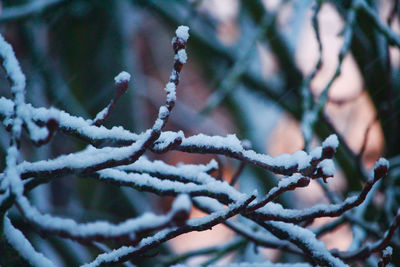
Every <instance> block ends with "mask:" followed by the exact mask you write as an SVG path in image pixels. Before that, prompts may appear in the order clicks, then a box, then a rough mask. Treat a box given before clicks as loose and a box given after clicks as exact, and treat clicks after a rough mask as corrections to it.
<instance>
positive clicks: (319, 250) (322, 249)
mask: <svg viewBox="0 0 400 267" xmlns="http://www.w3.org/2000/svg"><path fill="white" fill-rule="evenodd" d="M270 224H272V225H273V226H274V227H277V228H279V230H281V231H284V232H286V233H287V234H289V236H290V239H294V240H299V241H302V243H305V244H306V246H307V248H308V250H309V251H311V252H312V254H313V256H314V257H316V258H320V259H324V260H327V261H328V262H329V263H330V264H332V266H337V267H342V266H347V265H346V264H345V263H344V262H343V261H341V260H340V259H339V258H336V257H334V256H332V254H331V253H330V252H329V251H328V249H327V248H326V246H325V244H324V243H323V242H322V241H319V240H317V239H316V237H315V234H314V233H313V232H311V231H310V230H308V229H305V228H303V227H300V226H298V225H295V224H292V223H284V222H274V221H272V222H270Z"/></svg>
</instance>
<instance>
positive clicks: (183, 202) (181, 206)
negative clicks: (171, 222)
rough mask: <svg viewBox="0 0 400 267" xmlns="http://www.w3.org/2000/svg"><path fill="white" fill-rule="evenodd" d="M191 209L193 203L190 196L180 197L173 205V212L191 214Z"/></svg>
mask: <svg viewBox="0 0 400 267" xmlns="http://www.w3.org/2000/svg"><path fill="white" fill-rule="evenodd" d="M191 209H192V201H191V200H190V196H189V195H188V194H180V195H178V196H177V197H176V198H175V200H174V202H173V203H172V211H174V212H177V211H181V210H183V211H186V212H187V213H189V212H190V210H191Z"/></svg>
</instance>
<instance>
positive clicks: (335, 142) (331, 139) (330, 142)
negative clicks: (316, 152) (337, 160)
mask: <svg viewBox="0 0 400 267" xmlns="http://www.w3.org/2000/svg"><path fill="white" fill-rule="evenodd" d="M338 146H339V139H338V137H337V135H336V134H331V135H330V136H328V138H326V139H325V141H324V142H322V147H332V148H333V149H336V148H337V147H338Z"/></svg>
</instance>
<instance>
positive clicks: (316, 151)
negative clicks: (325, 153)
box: [310, 146, 322, 159]
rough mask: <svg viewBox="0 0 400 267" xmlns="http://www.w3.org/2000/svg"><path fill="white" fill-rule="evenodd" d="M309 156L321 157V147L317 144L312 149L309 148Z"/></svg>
mask: <svg viewBox="0 0 400 267" xmlns="http://www.w3.org/2000/svg"><path fill="white" fill-rule="evenodd" d="M310 156H311V158H313V159H319V158H321V156H322V147H320V146H318V147H316V148H314V149H313V150H311V152H310Z"/></svg>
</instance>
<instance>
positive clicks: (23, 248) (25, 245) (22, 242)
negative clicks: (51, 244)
mask: <svg viewBox="0 0 400 267" xmlns="http://www.w3.org/2000/svg"><path fill="white" fill-rule="evenodd" d="M4 235H5V236H6V238H7V241H8V242H9V243H10V245H12V246H13V247H14V248H15V250H17V251H18V252H19V253H20V255H21V256H22V257H23V258H24V259H26V260H27V261H28V262H29V263H30V264H32V265H33V266H43V267H52V266H55V265H54V264H53V263H52V262H51V261H50V260H49V259H47V258H46V257H45V256H44V255H43V254H42V253H39V252H36V251H35V249H34V248H33V246H32V245H31V243H29V241H28V240H27V239H26V238H25V236H24V234H23V233H22V232H21V231H20V230H18V229H16V228H15V227H14V226H13V225H12V224H11V221H10V219H9V218H8V217H7V216H4Z"/></svg>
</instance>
